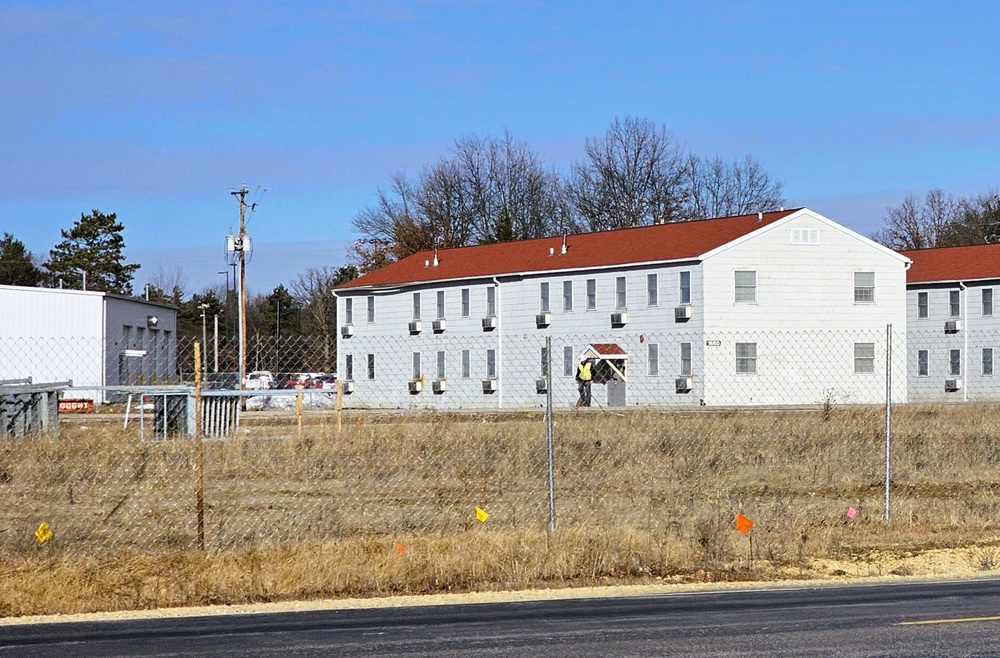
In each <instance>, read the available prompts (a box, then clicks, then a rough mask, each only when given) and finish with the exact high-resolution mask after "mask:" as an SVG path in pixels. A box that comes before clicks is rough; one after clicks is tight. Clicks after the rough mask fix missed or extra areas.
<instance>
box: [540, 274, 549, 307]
mask: <svg viewBox="0 0 1000 658" xmlns="http://www.w3.org/2000/svg"><path fill="white" fill-rule="evenodd" d="M538 310H539V311H541V312H542V313H548V312H549V282H548V281H542V282H541V283H540V284H539V286H538Z"/></svg>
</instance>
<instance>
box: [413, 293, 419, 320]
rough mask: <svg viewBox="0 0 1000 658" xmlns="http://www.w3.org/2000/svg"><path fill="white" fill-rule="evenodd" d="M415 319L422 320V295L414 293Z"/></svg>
mask: <svg viewBox="0 0 1000 658" xmlns="http://www.w3.org/2000/svg"><path fill="white" fill-rule="evenodd" d="M413 319H414V320H419V319H420V293H419V292H415V293H413Z"/></svg>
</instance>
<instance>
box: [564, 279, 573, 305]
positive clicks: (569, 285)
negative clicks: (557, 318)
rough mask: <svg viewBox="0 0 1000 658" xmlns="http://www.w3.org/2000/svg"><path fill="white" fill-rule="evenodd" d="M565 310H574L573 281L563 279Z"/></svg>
mask: <svg viewBox="0 0 1000 658" xmlns="http://www.w3.org/2000/svg"><path fill="white" fill-rule="evenodd" d="M563 310H564V311H572V310H573V282H572V281H563Z"/></svg>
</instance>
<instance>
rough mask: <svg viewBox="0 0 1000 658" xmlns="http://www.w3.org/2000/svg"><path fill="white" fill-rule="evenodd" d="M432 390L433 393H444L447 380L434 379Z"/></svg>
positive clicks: (446, 388) (446, 387)
mask: <svg viewBox="0 0 1000 658" xmlns="http://www.w3.org/2000/svg"><path fill="white" fill-rule="evenodd" d="M431 386H432V387H433V388H434V392H435V393H444V392H445V391H447V390H448V380H447V379H435V380H434V383H433V384H432V385H431Z"/></svg>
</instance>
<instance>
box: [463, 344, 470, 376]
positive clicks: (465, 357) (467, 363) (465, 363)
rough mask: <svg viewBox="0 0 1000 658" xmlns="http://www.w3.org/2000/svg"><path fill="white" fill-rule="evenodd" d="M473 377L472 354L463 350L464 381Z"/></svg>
mask: <svg viewBox="0 0 1000 658" xmlns="http://www.w3.org/2000/svg"><path fill="white" fill-rule="evenodd" d="M469 377H472V353H471V352H470V351H469V350H462V379H468V378H469Z"/></svg>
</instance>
